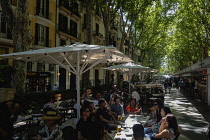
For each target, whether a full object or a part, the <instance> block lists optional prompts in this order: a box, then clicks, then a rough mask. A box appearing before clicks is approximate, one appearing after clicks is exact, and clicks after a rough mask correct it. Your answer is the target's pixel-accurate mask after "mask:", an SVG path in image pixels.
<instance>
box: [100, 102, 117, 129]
mask: <svg viewBox="0 0 210 140" xmlns="http://www.w3.org/2000/svg"><path fill="white" fill-rule="evenodd" d="M98 104H99V108H98V110H97V113H96V116H97V117H98V118H99V119H100V120H101V121H102V122H103V124H104V126H105V127H106V128H107V129H109V130H115V129H117V125H116V122H117V121H116V119H115V117H114V116H113V115H112V113H111V112H110V111H109V110H108V109H106V107H105V106H106V102H105V100H99V102H98ZM112 119H113V121H112Z"/></svg>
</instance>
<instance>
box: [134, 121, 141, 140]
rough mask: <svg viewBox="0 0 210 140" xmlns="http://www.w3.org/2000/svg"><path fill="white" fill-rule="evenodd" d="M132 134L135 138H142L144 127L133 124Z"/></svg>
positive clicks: (139, 139)
mask: <svg viewBox="0 0 210 140" xmlns="http://www.w3.org/2000/svg"><path fill="white" fill-rule="evenodd" d="M133 136H134V139H135V140H143V139H144V127H143V126H142V125H141V124H135V125H134V126H133Z"/></svg>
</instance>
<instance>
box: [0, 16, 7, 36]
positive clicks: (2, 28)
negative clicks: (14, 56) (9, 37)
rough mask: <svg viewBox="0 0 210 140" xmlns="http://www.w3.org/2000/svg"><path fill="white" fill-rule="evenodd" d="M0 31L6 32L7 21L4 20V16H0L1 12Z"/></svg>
mask: <svg viewBox="0 0 210 140" xmlns="http://www.w3.org/2000/svg"><path fill="white" fill-rule="evenodd" d="M0 26H1V31H0V32H1V33H5V34H6V33H7V23H6V21H5V19H4V17H3V16H2V14H1V25H0Z"/></svg>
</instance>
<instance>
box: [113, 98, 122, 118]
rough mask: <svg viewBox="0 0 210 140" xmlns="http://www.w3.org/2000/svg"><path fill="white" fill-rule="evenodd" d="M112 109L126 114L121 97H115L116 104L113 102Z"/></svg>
mask: <svg viewBox="0 0 210 140" xmlns="http://www.w3.org/2000/svg"><path fill="white" fill-rule="evenodd" d="M110 109H111V111H113V112H115V113H116V114H117V115H123V114H124V110H123V107H122V106H121V104H120V98H119V97H115V99H114V104H112V105H111V106H110Z"/></svg>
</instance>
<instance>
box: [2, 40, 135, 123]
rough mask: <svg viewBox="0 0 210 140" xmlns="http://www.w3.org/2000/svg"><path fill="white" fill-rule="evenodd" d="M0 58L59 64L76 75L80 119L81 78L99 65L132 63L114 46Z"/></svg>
mask: <svg viewBox="0 0 210 140" xmlns="http://www.w3.org/2000/svg"><path fill="white" fill-rule="evenodd" d="M0 58H7V59H16V60H23V61H29V62H40V63H48V64H58V65H60V66H61V67H63V68H65V69H66V70H69V71H70V72H72V73H74V74H75V75H76V89H77V104H78V109H77V118H78V119H79V118H80V82H79V80H80V76H81V75H82V74H83V73H85V72H86V71H88V70H89V69H91V68H93V67H94V66H96V65H97V64H100V63H107V62H114V63H122V62H131V61H132V60H131V59H130V58H128V57H127V56H126V55H124V54H123V53H121V52H120V51H119V50H117V49H116V48H115V47H113V46H101V45H87V44H80V43H75V44H73V45H66V46H62V47H54V48H47V49H38V50H32V51H25V52H17V53H11V54H4V55H0Z"/></svg>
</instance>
